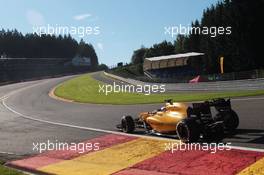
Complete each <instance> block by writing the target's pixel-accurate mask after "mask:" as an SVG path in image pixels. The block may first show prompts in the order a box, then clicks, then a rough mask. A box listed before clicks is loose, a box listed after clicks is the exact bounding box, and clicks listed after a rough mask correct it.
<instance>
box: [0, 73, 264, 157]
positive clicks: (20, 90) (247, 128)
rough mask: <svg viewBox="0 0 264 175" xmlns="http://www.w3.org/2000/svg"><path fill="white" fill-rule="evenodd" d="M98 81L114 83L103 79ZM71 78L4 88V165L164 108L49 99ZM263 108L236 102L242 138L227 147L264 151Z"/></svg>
mask: <svg viewBox="0 0 264 175" xmlns="http://www.w3.org/2000/svg"><path fill="white" fill-rule="evenodd" d="M94 77H95V78H97V79H101V81H108V82H111V81H113V80H111V79H108V78H105V77H101V75H100V74H99V73H97V74H95V75H94ZM100 77H101V78H100ZM70 78H72V76H68V77H61V78H52V79H46V80H38V81H31V82H23V83H16V84H11V85H5V86H1V87H0V99H1V103H0V156H2V158H3V159H13V158H15V159H16V158H18V157H24V156H27V155H31V154H37V152H34V151H33V150H32V148H33V143H36V142H47V140H50V141H55V142H56V141H59V142H80V141H83V140H87V139H90V138H94V137H98V136H101V135H104V134H106V133H109V132H111V131H113V132H116V131H117V130H116V129H115V125H116V124H117V123H118V122H119V121H120V118H121V116H122V115H124V114H131V115H133V116H136V115H137V113H139V112H142V111H152V110H154V109H157V108H159V107H160V106H161V105H162V104H154V105H152V104H148V105H98V104H97V105H96V104H79V103H69V102H64V101H58V100H55V99H53V98H50V97H49V96H48V93H49V92H50V90H51V89H52V88H53V87H55V86H56V85H57V84H59V83H61V82H63V81H65V80H67V79H70ZM263 104H264V97H247V98H240V99H233V100H232V105H233V109H234V110H235V111H236V112H237V113H238V115H239V117H240V125H239V128H238V130H237V132H236V133H235V134H234V135H230V136H227V138H226V139H225V140H224V142H231V143H232V145H233V146H242V147H250V148H260V149H264V118H263V117H264V116H263V107H264V106H263ZM0 159H1V157H0Z"/></svg>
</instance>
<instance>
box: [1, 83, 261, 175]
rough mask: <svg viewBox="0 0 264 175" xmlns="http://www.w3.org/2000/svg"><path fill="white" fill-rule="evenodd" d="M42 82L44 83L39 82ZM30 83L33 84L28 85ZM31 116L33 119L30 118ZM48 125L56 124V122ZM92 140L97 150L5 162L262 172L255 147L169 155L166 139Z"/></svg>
mask: <svg viewBox="0 0 264 175" xmlns="http://www.w3.org/2000/svg"><path fill="white" fill-rule="evenodd" d="M42 83H45V82H41V83H40V84H42ZM34 86H36V85H32V86H31V87H34ZM27 88H30V87H27ZM25 89H26V88H25ZM22 90H23V89H20V90H18V91H16V92H21V91H22ZM16 92H12V93H10V94H8V95H7V96H5V97H3V98H1V100H2V101H3V102H4V101H5V100H6V99H7V98H8V97H9V96H10V95H14V94H15V93H16ZM18 115H21V114H18ZM32 119H33V120H34V117H32ZM40 122H45V121H44V120H43V121H40ZM50 124H55V125H57V124H59V123H57V124H56V123H50ZM64 125H65V124H64ZM64 125H62V126H64ZM65 126H66V125H65ZM66 127H72V126H70V125H69V126H66ZM75 127H76V126H75ZM83 129H85V128H83ZM86 129H89V128H86ZM102 132H103V131H102ZM106 133H108V132H106ZM109 133H110V132H109ZM95 139H97V140H87V141H86V142H95V141H96V142H99V143H100V150H98V151H89V152H85V153H83V154H79V153H76V152H74V151H51V152H45V153H43V154H40V155H37V156H34V157H29V158H25V159H22V160H17V161H13V162H9V163H8V165H9V166H12V167H16V168H19V169H23V170H30V171H33V172H37V173H48V174H63V175H64V174H66V175H67V174H69V175H71V174H77V175H78V174H100V175H101V174H118V175H130V174H138V175H140V174H147V175H148V174H157V175H171V174H238V173H240V174H263V173H264V170H263V167H264V153H263V152H260V151H258V150H247V149H245V150H238V149H232V150H231V151H220V152H217V153H216V154H211V153H210V152H206V151H199V150H198V151H176V152H174V153H173V154H172V153H170V152H169V151H166V150H165V149H164V142H168V141H171V140H166V139H163V140H160V139H155V140H153V139H151V138H143V137H134V136H128V135H119V134H118V135H117V134H107V135H105V136H103V137H98V138H95ZM151 150H152V151H151Z"/></svg>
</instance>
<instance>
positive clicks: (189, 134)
mask: <svg viewBox="0 0 264 175" xmlns="http://www.w3.org/2000/svg"><path fill="white" fill-rule="evenodd" d="M176 132H177V135H178V137H179V139H180V140H181V141H182V142H184V143H191V142H197V141H198V140H199V138H200V125H199V123H197V121H196V120H195V119H192V118H186V119H183V120H182V121H180V122H179V123H178V124H177V126H176Z"/></svg>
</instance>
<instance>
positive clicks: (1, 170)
mask: <svg viewBox="0 0 264 175" xmlns="http://www.w3.org/2000/svg"><path fill="white" fill-rule="evenodd" d="M3 164H4V162H3V161H1V160H0V174H1V175H25V174H24V173H21V172H19V171H16V170H14V169H11V168H8V167H5V166H3Z"/></svg>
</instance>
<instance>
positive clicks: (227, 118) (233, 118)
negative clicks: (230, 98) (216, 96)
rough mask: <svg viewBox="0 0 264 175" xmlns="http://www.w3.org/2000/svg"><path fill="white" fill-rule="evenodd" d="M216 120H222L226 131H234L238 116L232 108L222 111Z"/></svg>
mask: <svg viewBox="0 0 264 175" xmlns="http://www.w3.org/2000/svg"><path fill="white" fill-rule="evenodd" d="M217 120H218V121H220V120H222V121H223V122H224V127H225V129H226V130H228V131H234V130H235V129H237V127H238V125H239V118H238V115H237V113H236V112H235V111H234V110H230V111H229V112H222V113H219V114H218V115H217Z"/></svg>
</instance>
